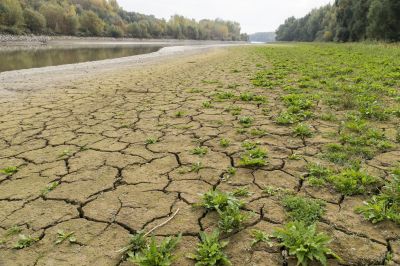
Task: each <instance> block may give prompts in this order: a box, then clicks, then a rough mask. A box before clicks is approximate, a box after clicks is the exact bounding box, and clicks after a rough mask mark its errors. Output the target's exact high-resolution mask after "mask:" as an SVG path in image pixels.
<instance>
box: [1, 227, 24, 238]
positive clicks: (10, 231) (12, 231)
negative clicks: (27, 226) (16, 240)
mask: <svg viewBox="0 0 400 266" xmlns="http://www.w3.org/2000/svg"><path fill="white" fill-rule="evenodd" d="M21 232H22V229H21V227H19V226H18V225H13V226H11V227H10V228H8V229H7V231H6V233H5V236H6V237H10V236H15V235H17V234H19V233H21Z"/></svg>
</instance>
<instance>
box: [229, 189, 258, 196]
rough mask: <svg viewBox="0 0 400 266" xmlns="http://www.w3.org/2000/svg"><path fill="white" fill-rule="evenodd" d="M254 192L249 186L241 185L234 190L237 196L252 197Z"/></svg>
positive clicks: (233, 192)
mask: <svg viewBox="0 0 400 266" xmlns="http://www.w3.org/2000/svg"><path fill="white" fill-rule="evenodd" d="M252 194H253V193H251V192H250V191H249V188H248V187H240V188H237V189H235V190H233V191H232V195H233V196H235V197H250V196H251V195H252Z"/></svg>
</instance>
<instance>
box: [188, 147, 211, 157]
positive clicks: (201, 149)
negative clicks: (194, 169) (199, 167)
mask: <svg viewBox="0 0 400 266" xmlns="http://www.w3.org/2000/svg"><path fill="white" fill-rule="evenodd" d="M207 152H208V148H207V147H196V148H194V149H193V150H192V154H195V155H199V156H204V155H206V154H207Z"/></svg>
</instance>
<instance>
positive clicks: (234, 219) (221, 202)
mask: <svg viewBox="0 0 400 266" xmlns="http://www.w3.org/2000/svg"><path fill="white" fill-rule="evenodd" d="M196 205H198V206H201V207H204V208H206V209H207V210H215V211H217V212H218V214H219V222H218V226H219V228H220V229H221V230H222V231H224V232H227V233H230V232H232V231H233V230H235V229H237V228H240V227H241V226H242V224H243V222H244V221H246V220H247V218H248V216H247V215H245V214H243V213H242V212H241V210H240V208H241V207H242V206H243V202H242V201H240V200H239V199H237V198H236V196H235V194H234V192H233V193H225V192H220V191H218V190H210V191H208V192H206V193H204V194H203V197H202V201H201V202H200V203H198V204H196Z"/></svg>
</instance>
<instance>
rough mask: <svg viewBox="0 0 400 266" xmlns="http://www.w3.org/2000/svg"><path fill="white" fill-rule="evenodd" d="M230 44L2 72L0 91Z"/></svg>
mask: <svg viewBox="0 0 400 266" xmlns="http://www.w3.org/2000/svg"><path fill="white" fill-rule="evenodd" d="M83 42H84V41H81V43H83ZM86 42H87V40H86ZM150 43H151V42H148V43H146V44H150ZM141 44H144V43H141ZM153 44H156V43H153ZM157 44H159V43H157ZM171 45H172V43H171ZM233 45H235V44H205V45H193V43H192V44H191V45H187V46H182V45H181V46H167V47H164V48H162V49H160V50H159V51H157V52H154V53H150V54H142V55H135V56H129V57H123V58H115V59H107V60H101V61H93V62H84V63H78V64H68V65H59V66H50V67H42V68H33V69H24V70H15V71H7V72H2V73H0V94H1V95H3V96H4V95H8V96H18V94H21V93H26V92H30V91H34V90H39V89H44V88H46V87H49V86H51V87H53V88H54V89H55V88H57V87H63V86H66V85H68V84H69V83H70V82H71V81H76V80H77V79H84V78H89V77H91V78H92V77H93V76H95V75H100V76H101V75H105V74H106V75H110V74H112V73H113V72H115V71H119V70H122V69H126V68H135V67H143V66H144V65H147V64H157V63H158V62H161V61H164V60H168V59H172V58H176V57H183V56H187V55H194V54H198V53H204V52H205V51H208V50H211V49H218V48H222V47H227V46H233ZM236 45H237V44H236Z"/></svg>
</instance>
